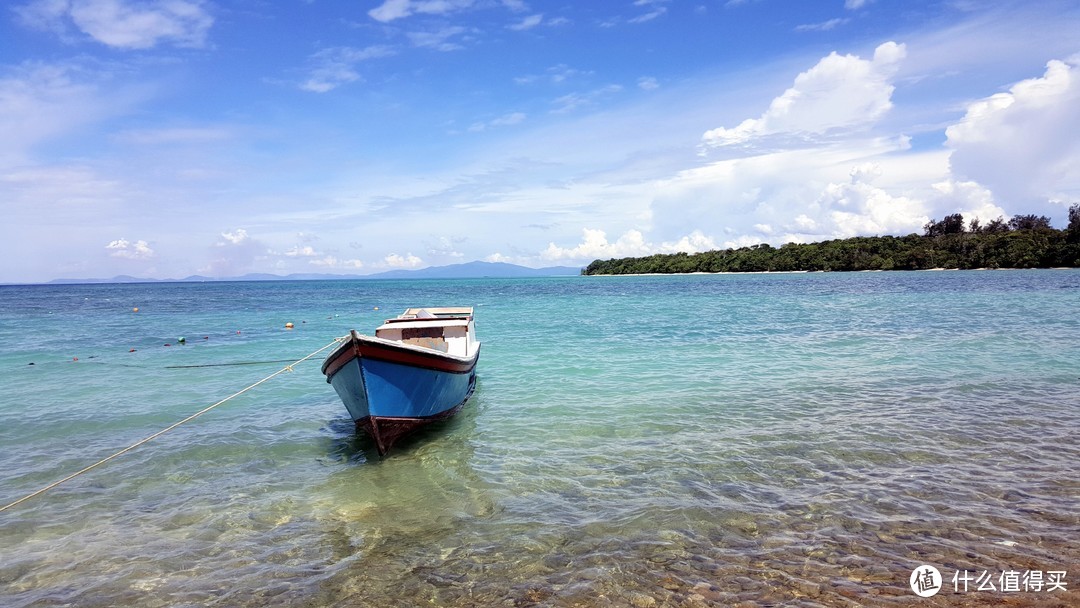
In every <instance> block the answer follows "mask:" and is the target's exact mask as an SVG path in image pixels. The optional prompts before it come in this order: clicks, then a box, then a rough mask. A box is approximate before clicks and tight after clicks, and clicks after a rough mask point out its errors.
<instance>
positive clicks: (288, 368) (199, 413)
mask: <svg viewBox="0 0 1080 608" xmlns="http://www.w3.org/2000/svg"><path fill="white" fill-rule="evenodd" d="M342 340H344V338H337V339H335V340H334V341H333V342H331V343H329V344H327V345H326V346H324V347H322V348H320V349H319V350H316V351H314V352H312V353H311V354H309V355H307V356H305V357H302V358H300V359H297V360H296V361H293V362H292V363H290V364H289V365H286V366H285V367H283V368H281V369H279V370H278V371H276V372H274V373H272V374H270V375H269V376H267V377H265V378H263V379H262V380H259V381H258V382H256V383H254V384H251V385H249V386H247V387H246V388H244V389H242V390H239V391H237V392H235V393H233V394H231V395H229V396H228V397H226V398H224V399H222V400H221V401H218V402H217V403H215V404H213V405H210V406H207V407H204V408H203V409H201V410H199V411H197V412H195V413H194V414H192V415H190V416H188V417H187V418H184V419H183V420H181V421H180V422H177V423H174V424H172V425H170V426H168V427H166V428H164V429H161V430H160V431H158V432H156V433H154V434H153V435H150V436H149V437H146V438H145V439H140V440H139V441H136V442H135V443H133V444H131V445H129V446H128V447H126V448H124V449H122V450H120V451H119V452H116V453H115V454H113V455H111V456H108V457H106V458H102V459H101V460H99V461H97V462H95V463H94V464H92V465H90V466H88V467H86V468H84V469H82V470H81V471H77V472H75V473H72V474H71V475H68V476H67V477H65V478H63V479H61V480H59V481H54V482H53V483H50V484H49V485H47V486H45V487H44V488H41V489H40V490H37V491H36V492H31V493H30V494H27V495H26V496H23V497H22V498H20V499H19V500H16V501H15V502H13V503H10V504H7V505H4V506H3V507H0V512H3V511H6V510H8V509H10V508H11V507H14V506H15V505H17V504H19V503H22V502H25V501H27V500H30V499H31V498H33V497H35V496H38V495H40V494H44V493H45V492H48V491H49V490H51V489H53V488H55V487H56V486H58V485H60V484H62V483H66V482H68V481H71V480H72V479H75V478H76V477H78V476H79V475H82V474H83V473H86V472H88V471H91V470H93V469H95V468H97V467H99V466H101V465H103V464H105V463H106V462H109V461H110V460H112V459H114V458H116V457H118V456H121V455H123V454H126V453H128V452H130V451H131V450H134V449H135V448H137V447H139V446H141V445H143V444H145V443H149V442H150V441H153V440H154V439H156V438H158V437H160V436H162V435H164V434H165V433H168V432H169V431H171V430H173V429H175V428H176V427H178V426H180V425H182V424H185V423H187V422H191V421H192V420H194V419H196V418H198V417H199V416H202V415H203V414H205V413H206V412H209V411H210V410H212V409H214V408H215V407H217V406H219V405H221V404H223V403H225V402H226V401H228V400H230V399H232V398H234V397H239V396H240V395H243V394H244V393H246V392H248V391H250V390H251V389H253V388H255V387H256V386H259V385H260V384H262V383H263V382H266V381H267V380H270V379H271V378H274V377H276V376H278V375H280V374H283V373H285V372H291V371H292V368H293V366H294V365H297V364H300V363H303V362H304V361H307V360H308V359H310V358H312V357H314V356H315V355H317V354H319V353H321V352H323V351H324V350H326V349H328V348H330V347H331V346H334V345H335V344H339V343H341V341H342Z"/></svg>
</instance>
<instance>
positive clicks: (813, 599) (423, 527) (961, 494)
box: [0, 270, 1080, 606]
mask: <svg viewBox="0 0 1080 608" xmlns="http://www.w3.org/2000/svg"><path fill="white" fill-rule="evenodd" d="M413 305H472V306H475V307H476V318H477V329H478V333H479V337H480V339H481V340H482V342H483V351H482V355H481V360H480V365H479V368H478V376H479V383H478V387H477V390H476V393H475V394H474V397H473V399H472V400H471V401H470V402H469V404H468V405H467V406H466V408H465V409H464V410H463V411H462V413H461V414H459V415H458V416H457V417H456V418H454V419H452V420H450V421H449V422H447V423H444V424H440V425H436V426H434V427H432V428H430V429H429V430H427V431H424V432H422V433H420V434H419V435H418V436H416V437H415V438H413V439H411V440H406V441H404V442H403V443H402V444H401V445H400V448H401V449H397V448H396V449H395V452H393V453H392V454H391V456H390V457H389V458H387V459H385V460H382V461H380V460H379V459H378V457H377V456H376V455H375V453H374V451H373V449H372V447H371V446H370V444H369V443H368V442H367V441H366V440H365V439H364V438H363V437H361V436H358V435H357V434H356V432H355V431H354V429H353V426H352V422H351V421H350V420H349V418H348V416H347V414H346V412H345V408H344V406H343V405H342V404H341V403H340V402H339V401H338V399H337V397H336V395H335V394H334V391H333V390H332V389H331V388H330V386H329V385H328V384H326V383H325V381H324V379H323V377H322V376H321V374H320V373H319V364H320V363H321V360H322V357H321V356H320V357H316V358H314V359H312V360H310V361H308V362H306V363H301V364H299V365H297V366H295V368H294V370H293V371H292V372H288V373H285V374H282V375H280V376H278V377H276V378H274V379H272V380H270V381H269V382H267V383H265V384H263V385H261V386H259V387H257V388H255V389H253V390H252V391H251V392H249V393H246V394H244V395H242V396H239V397H237V398H235V399H233V400H231V401H229V402H228V403H226V404H224V405H222V406H220V407H218V408H217V409H214V410H213V411H211V412H209V413H207V414H206V415H204V416H202V417H201V418H198V419H196V420H194V421H192V422H190V423H188V424H185V425H184V426H181V427H179V428H178V429H176V430H174V431H172V432H171V433H168V434H166V435H163V436H161V437H159V438H157V439H156V440H154V441H153V442H151V443H149V444H147V445H144V446H143V447H141V448H138V449H137V450H134V451H132V452H130V453H128V454H125V455H124V456H121V457H120V458H117V459H116V460H114V461H112V462H110V463H108V464H106V465H103V466H102V467H100V468H98V469H95V470H94V471H92V472H90V473H87V474H86V475H83V476H81V477H79V478H77V479H75V480H73V481H71V482H69V483H67V484H64V485H62V486H59V487H58V488H56V489H54V490H52V491H51V492H49V493H47V494H44V495H42V496H39V497H37V498H34V499H32V500H30V501H27V502H26V503H23V504H21V505H19V506H16V507H14V508H12V509H10V510H8V511H5V512H3V513H0V605H3V606H54V605H71V606H114V605H139V606H204V605H210V606H267V605H271V606H282V605H289V606H369V605H419V604H425V605H462V606H472V605H476V606H488V605H553V606H571V605H584V606H606V605H610V606H626V605H633V606H654V605H655V606H662V605H670V606H681V605H686V606H696V605H730V604H737V603H740V602H745V603H746V605H775V604H781V603H784V604H796V605H852V606H854V605H867V604H891V603H897V604H916V603H917V604H918V605H994V604H999V603H1002V602H1003V601H1009V602H1012V603H1014V604H1020V605H1048V606H1049V605H1069V604H1072V605H1076V604H1077V603H1080V592H1078V591H1077V589H1078V588H1080V581H1078V580H1077V579H1078V577H1077V574H1080V549H1077V546H1078V543H1077V539H1078V538H1080V473H1078V470H1080V469H1078V467H1077V463H1078V462H1080V445H1078V441H1077V438H1078V437H1080V366H1078V364H1077V362H1078V361H1080V314H1077V311H1078V309H1080V272H1077V271H1065V270H1060V271H1000V272H939V273H865V274H839V273H837V274H786V275H785V274H780V275H720V276H700V275H695V276H674V277H672V276H668V277H581V278H578V277H574V278H553V279H528V280H499V279H491V280H475V281H359V282H299V283H230V284H220V283H209V284H150V285H93V286H30V287H0V504H7V503H9V502H11V501H13V500H15V499H17V498H19V497H21V496H23V495H25V494H27V493H29V492H32V491H34V490H36V489H38V488H40V487H42V486H44V485H46V484H48V483H50V482H52V481H55V480H57V479H60V478H62V477H64V476H65V475H67V474H70V473H72V472H74V471H76V470H79V469H80V468H82V467H84V466H86V465H88V464H90V463H92V462H94V461H96V460H98V459H100V458H103V457H105V456H107V455H109V454H111V453H113V452H115V451H116V450H118V449H120V448H123V447H125V446H127V445H129V444H131V443H133V442H135V441H137V440H139V439H141V438H143V437H146V436H147V435H150V434H152V433H154V432H156V431H158V430H160V429H162V428H164V427H166V426H168V425H170V424H172V423H174V422H176V421H178V420H180V419H182V418H184V417H185V416H187V415H189V414H192V413H194V412H196V411H198V410H200V409H202V408H203V407H206V406H207V405H210V404H212V403H214V402H216V401H218V400H220V399H222V398H224V397H227V396H228V395H230V394H232V393H234V392H236V391H238V390H239V389H241V388H243V387H245V386H247V385H249V384H251V383H253V382H255V381H257V380H259V379H261V378H264V377H265V376H267V375H269V374H271V373H272V372H274V371H277V370H278V369H280V368H281V367H282V366H283V365H285V362H287V361H291V360H295V359H298V358H300V357H302V356H304V355H306V354H308V353H310V352H312V351H314V350H316V349H318V348H320V347H322V346H325V345H327V344H328V343H330V342H331V340H333V339H334V338H335V337H337V336H340V335H343V334H345V333H346V332H347V330H348V329H351V328H356V329H358V330H360V331H367V332H370V331H372V330H373V329H374V327H375V326H376V325H378V323H379V322H380V321H381V320H382V319H383V318H384V317H387V316H392V315H394V314H397V313H398V312H399V311H400V310H402V309H404V308H406V307H407V306H413ZM134 307H139V312H137V313H136V312H133V310H132V309H133V308H134ZM374 307H379V310H377V311H376V310H374ZM286 322H292V323H294V324H295V329H293V330H286V329H284V324H285V323H286ZM179 336H184V337H186V338H187V343H186V344H185V345H180V344H178V343H177V340H176V339H177V337H179ZM166 343H168V344H171V346H168V347H166V346H164V344H166ZM131 349H135V352H129V351H130V350H131ZM76 357H77V358H78V361H75V360H74V358H76ZM265 361H278V362H275V363H260V362H265ZM30 363H34V365H29V364H30ZM235 363H251V364H250V365H222V364H235ZM193 366H208V367H193ZM921 564H930V565H934V566H936V567H937V568H938V569H939V570H941V572H942V574H943V575H944V577H945V578H946V582H945V585H944V586H945V587H947V588H946V589H943V591H942V593H941V594H939V595H938V596H936V597H934V598H930V599H920V598H918V597H916V596H915V595H914V594H913V593H912V591H911V590H910V589H909V588H908V577H909V575H910V573H911V571H912V570H913V569H914V568H915V567H916V566H919V565H921ZM963 570H967V571H977V572H978V573H981V572H983V571H986V572H989V573H990V574H992V575H994V576H996V575H998V574H999V573H1002V572H1005V571H1010V570H1012V571H1019V572H1024V571H1036V570H1037V571H1044V572H1049V571H1060V570H1065V571H1067V572H1068V575H1067V577H1066V580H1067V587H1068V588H1067V589H1066V590H1064V591H1062V590H1057V591H1054V592H1049V591H1047V590H1045V589H1044V590H1042V591H1040V592H1036V591H1030V590H1029V591H1023V590H1021V591H1020V592H1007V593H1002V592H990V591H976V590H974V588H972V589H971V590H969V591H968V592H967V593H954V591H953V583H952V582H951V578H952V576H953V574H954V573H955V572H958V571H963Z"/></svg>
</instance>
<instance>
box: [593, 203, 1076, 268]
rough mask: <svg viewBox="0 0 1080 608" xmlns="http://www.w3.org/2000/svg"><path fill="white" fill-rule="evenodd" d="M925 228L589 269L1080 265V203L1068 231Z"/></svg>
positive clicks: (1006, 225)
mask: <svg viewBox="0 0 1080 608" xmlns="http://www.w3.org/2000/svg"><path fill="white" fill-rule="evenodd" d="M924 228H925V231H926V234H925V235H924V236H919V235H917V234H909V235H907V236H902V237H896V236H873V237H855V238H850V239H841V240H834V241H822V242H820V243H809V244H805V245H801V244H796V243H788V244H786V245H784V246H783V247H780V248H779V249H777V248H774V247H771V246H769V245H764V244H762V245H754V246H752V247H741V248H739V249H725V250H722V251H706V252H703V253H695V254H693V255H690V254H686V253H675V254H656V255H651V256H648V257H644V258H621V259H611V260H595V261H593V262H592V263H591V264H589V265H588V266H587V267H586V268H585V269H584V270H582V274H586V275H591V274H645V273H661V274H671V273H684V272H766V271H773V272H784V271H836V270H927V269H930V268H963V269H970V268H1050V267H1056V266H1069V267H1080V204H1077V205H1073V206H1072V207H1071V208H1070V209H1069V226H1068V228H1066V229H1065V230H1057V229H1055V228H1053V227H1052V226H1050V220H1049V218H1047V217H1044V216H1035V215H1018V216H1015V217H1013V218H1012V219H1011V220H1009V221H1005V219H1004V218H998V219H995V220H991V221H990V222H988V223H987V224H985V225H981V224H980V223H979V222H978V221H974V220H973V221H972V222H971V223H970V224H969V226H968V229H965V225H964V218H963V216H962V215H960V214H959V213H957V214H953V215H950V216H947V217H946V218H945V219H943V220H941V221H940V222H935V221H933V220H931V221H930V222H929V223H927V224H926V226H925V227H924Z"/></svg>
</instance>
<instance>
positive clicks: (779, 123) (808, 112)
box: [702, 42, 906, 147]
mask: <svg viewBox="0 0 1080 608" xmlns="http://www.w3.org/2000/svg"><path fill="white" fill-rule="evenodd" d="M905 54H906V50H905V47H904V45H903V44H897V43H895V42H886V43H884V44H882V45H880V46H878V47H877V49H875V50H874V58H873V59H872V60H866V59H861V58H859V57H856V56H854V55H838V54H837V53H835V52H833V53H830V54H829V55H828V56H827V57H825V58H823V59H822V60H821V61H819V62H818V63H817V65H815V66H814V67H812V68H810V69H809V70H807V71H805V72H803V73H801V74H799V75H798V76H797V77H796V78H795V83H794V84H793V85H792V86H791V88H789V89H788V90H787V91H784V93H783V95H781V96H779V97H777V98H775V99H773V101H772V103H771V104H769V108H768V109H767V110H766V111H765V113H764V114H762V115H761V117H759V118H748V119H746V120H744V121H742V122H741V123H740V124H739V125H738V126H735V127H731V128H725V127H720V128H717V129H712V130H711V131H707V132H706V133H705V134H704V135H703V136H702V140H703V141H704V143H705V144H706V145H708V146H714V147H716V146H726V145H732V144H740V143H745V142H748V141H750V140H752V139H755V138H758V137H763V136H767V135H776V134H785V135H798V136H805V135H822V134H824V133H826V132H828V131H830V130H832V129H839V128H852V127H857V126H861V125H866V124H872V123H874V122H875V121H877V120H878V119H879V118H880V117H881V116H882V115H883V114H884V113H885V112H887V111H888V110H889V109H890V108H891V107H892V101H891V97H892V93H893V89H894V87H893V85H892V78H893V76H895V75H896V70H897V68H898V66H899V64H900V62H901V61H902V60H903V58H904V56H905Z"/></svg>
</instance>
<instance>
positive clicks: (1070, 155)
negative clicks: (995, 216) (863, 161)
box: [945, 55, 1080, 217]
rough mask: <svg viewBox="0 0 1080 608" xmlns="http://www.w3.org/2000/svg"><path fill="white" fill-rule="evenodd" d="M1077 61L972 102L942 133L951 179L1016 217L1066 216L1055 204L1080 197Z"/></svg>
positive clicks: (1049, 65) (1065, 62)
mask: <svg viewBox="0 0 1080 608" xmlns="http://www.w3.org/2000/svg"><path fill="white" fill-rule="evenodd" d="M1078 133H1080V55H1077V56H1073V57H1072V58H1070V59H1068V60H1053V61H1050V62H1049V63H1047V64H1046V72H1045V73H1044V74H1043V75H1042V76H1040V77H1037V78H1031V79H1029V80H1024V81H1021V82H1018V83H1016V84H1014V85H1013V86H1012V87H1010V88H1009V90H1008V91H1007V92H1004V93H998V94H996V95H992V96H990V97H986V98H984V99H979V100H977V101H974V102H972V103H970V104H969V105H968V107H967V111H966V113H965V115H964V117H963V119H961V121H960V122H959V123H957V124H955V125H952V126H950V127H949V128H948V129H946V130H945V135H946V137H947V141H946V144H947V146H948V147H949V148H951V149H952V155H951V156H950V158H949V162H950V165H951V167H952V173H953V176H954V178H955V179H957V180H959V181H974V182H978V183H979V184H981V185H983V186H985V187H987V188H988V189H989V190H990V191H991V192H993V193H994V197H995V198H996V199H997V200H999V201H1003V202H1007V203H1008V204H1010V205H1016V212H1024V213H1030V212H1038V213H1049V214H1052V215H1053V214H1054V213H1053V212H1054V211H1055V210H1057V211H1058V213H1057V214H1056V215H1058V216H1059V217H1060V216H1062V213H1061V212H1060V211H1061V210H1060V209H1056V208H1055V207H1054V206H1053V203H1050V201H1054V200H1061V201H1069V200H1074V201H1075V200H1076V199H1077V198H1080V172H1078V171H1077V167H1080V137H1078V136H1077V134H1078Z"/></svg>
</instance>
